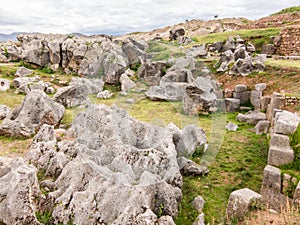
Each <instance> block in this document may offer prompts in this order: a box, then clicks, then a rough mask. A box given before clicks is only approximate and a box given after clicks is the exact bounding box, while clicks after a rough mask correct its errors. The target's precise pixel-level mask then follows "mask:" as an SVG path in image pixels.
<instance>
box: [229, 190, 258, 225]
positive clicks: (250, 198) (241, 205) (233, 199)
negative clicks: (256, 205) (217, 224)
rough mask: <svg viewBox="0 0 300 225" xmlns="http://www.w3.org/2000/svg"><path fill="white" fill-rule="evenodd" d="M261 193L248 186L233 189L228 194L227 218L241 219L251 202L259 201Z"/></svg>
mask: <svg viewBox="0 0 300 225" xmlns="http://www.w3.org/2000/svg"><path fill="white" fill-rule="evenodd" d="M260 199H261V195H260V194H258V193H256V192H255V191H252V190H250V189H248V188H244V189H240V190H237V191H234V192H232V193H231V194H230V197H229V201H228V205H227V210H226V214H227V218H229V219H232V218H236V219H238V220H242V219H243V218H244V216H245V215H246V214H247V212H248V211H249V209H250V206H251V204H253V202H257V201H260Z"/></svg>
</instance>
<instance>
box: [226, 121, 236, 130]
mask: <svg viewBox="0 0 300 225" xmlns="http://www.w3.org/2000/svg"><path fill="white" fill-rule="evenodd" d="M238 128H239V126H238V125H236V124H234V123H231V122H230V123H228V124H227V125H226V129H227V130H229V131H236V130H237V129H238Z"/></svg>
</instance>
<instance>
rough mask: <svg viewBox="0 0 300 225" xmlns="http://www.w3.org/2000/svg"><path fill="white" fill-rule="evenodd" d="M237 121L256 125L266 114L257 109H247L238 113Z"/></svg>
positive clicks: (264, 118)
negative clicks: (243, 112) (245, 111)
mask: <svg viewBox="0 0 300 225" xmlns="http://www.w3.org/2000/svg"><path fill="white" fill-rule="evenodd" d="M236 119H237V121H240V122H244V123H249V124H252V125H256V124H257V123H258V121H260V120H266V114H265V113H262V112H259V111H249V112H247V113H245V114H242V113H239V114H238V115H237V117H236Z"/></svg>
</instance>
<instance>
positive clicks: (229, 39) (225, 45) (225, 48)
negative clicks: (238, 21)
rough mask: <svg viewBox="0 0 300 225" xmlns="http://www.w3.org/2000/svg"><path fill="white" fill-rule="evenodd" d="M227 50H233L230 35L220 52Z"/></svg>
mask: <svg viewBox="0 0 300 225" xmlns="http://www.w3.org/2000/svg"><path fill="white" fill-rule="evenodd" d="M227 50H231V51H234V50H235V40H234V38H233V37H232V36H230V37H229V38H228V39H227V40H226V42H225V44H224V45H223V47H222V52H226V51H227Z"/></svg>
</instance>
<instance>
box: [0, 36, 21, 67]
mask: <svg viewBox="0 0 300 225" xmlns="http://www.w3.org/2000/svg"><path fill="white" fill-rule="evenodd" d="M21 54H22V53H21V48H20V47H19V46H18V45H17V43H15V42H11V41H9V42H0V62H2V63H7V62H10V61H19V60H20V59H21Z"/></svg>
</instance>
